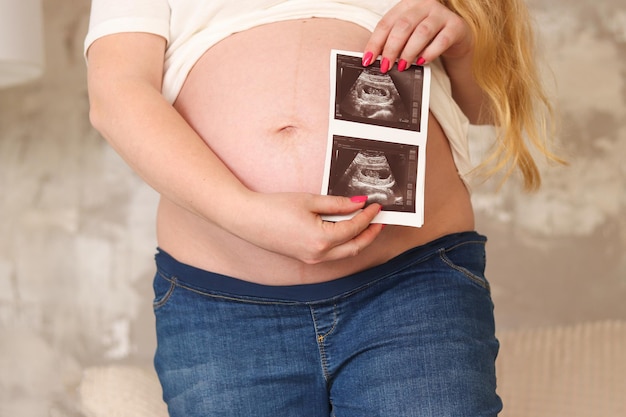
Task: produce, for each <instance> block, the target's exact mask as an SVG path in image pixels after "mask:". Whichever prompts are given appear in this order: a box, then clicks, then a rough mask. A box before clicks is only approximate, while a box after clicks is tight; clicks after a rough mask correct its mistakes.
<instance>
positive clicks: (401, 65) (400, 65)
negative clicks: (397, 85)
mask: <svg viewBox="0 0 626 417" xmlns="http://www.w3.org/2000/svg"><path fill="white" fill-rule="evenodd" d="M406 64H407V62H406V61H405V60H404V59H401V60H400V61H398V71H400V72H402V71H404V70H405V69H406Z"/></svg>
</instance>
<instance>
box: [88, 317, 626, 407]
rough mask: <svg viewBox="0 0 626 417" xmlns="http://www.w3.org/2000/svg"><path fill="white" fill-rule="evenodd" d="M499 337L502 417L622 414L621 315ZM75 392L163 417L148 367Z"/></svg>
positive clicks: (625, 343) (102, 376) (625, 398)
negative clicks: (608, 319)
mask: <svg viewBox="0 0 626 417" xmlns="http://www.w3.org/2000/svg"><path fill="white" fill-rule="evenodd" d="M498 337H499V338H500V343H501V349H500V356H499V357H498V362H497V366H498V368H497V369H498V391H499V393H500V396H501V397H502V399H503V401H504V411H503V412H502V413H501V417H544V416H546V417H548V416H549V417H579V416H580V417H596V416H598V417H599V416H601V417H626V322H602V323H589V324H580V325H576V326H567V327H552V328H545V329H528V330H515V331H505V332H501V333H500V334H499V335H498ZM80 394H81V399H82V407H83V411H84V413H85V416H86V417H144V416H145V417H167V411H166V407H165V405H164V404H163V401H162V400H161V387H160V385H159V382H158V380H157V377H156V374H155V373H154V371H153V370H151V369H143V368H139V367H132V366H104V367H96V368H89V369H87V370H86V371H85V373H84V377H83V381H82V384H81V386H80ZM251 417H253V416H251ZM364 417H367V416H364Z"/></svg>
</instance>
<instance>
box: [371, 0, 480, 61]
mask: <svg viewBox="0 0 626 417" xmlns="http://www.w3.org/2000/svg"><path fill="white" fill-rule="evenodd" d="M472 49H473V40H472V35H471V32H470V29H469V27H468V25H467V23H466V22H465V21H464V20H463V19H462V18H461V17H460V16H459V15H457V14H456V13H454V12H452V11H451V10H450V9H448V8H447V7H445V6H444V5H442V4H441V3H439V2H438V1H437V0H402V1H400V2H399V3H398V4H396V5H395V6H394V7H393V8H391V10H389V11H388V12H387V13H386V14H385V15H384V16H383V17H382V19H381V20H380V22H379V23H378V25H377V26H376V28H375V29H374V32H373V33H372V36H371V37H370V40H369V41H368V43H367V45H366V47H365V53H364V55H363V65H364V66H368V65H370V64H371V63H372V62H373V61H374V60H375V59H376V58H377V57H378V56H379V55H382V61H381V65H380V67H381V71H382V72H383V73H385V72H387V71H388V70H389V69H390V68H391V67H392V66H393V64H394V62H396V59H399V60H398V70H399V71H404V70H405V69H406V68H408V67H409V66H410V65H411V63H414V62H416V63H417V65H423V64H424V63H427V62H432V61H433V60H435V59H436V58H437V57H439V56H444V57H447V58H461V57H465V56H468V55H469V54H470V53H471V52H472Z"/></svg>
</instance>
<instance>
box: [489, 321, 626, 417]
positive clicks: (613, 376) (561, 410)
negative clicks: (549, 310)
mask: <svg viewBox="0 0 626 417" xmlns="http://www.w3.org/2000/svg"><path fill="white" fill-rule="evenodd" d="M498 337H499V339H500V345H501V348H500V357H499V358H498V361H497V372H498V391H499V393H500V396H501V397H502V400H503V402H504V411H503V412H502V413H501V416H502V417H544V416H546V417H548V416H549V417H579V416H580V417H596V416H597V417H626V322H602V323H589V324H581V325H576V326H568V327H556V328H546V329H534V330H519V331H510V332H503V333H501V334H499V335H498Z"/></svg>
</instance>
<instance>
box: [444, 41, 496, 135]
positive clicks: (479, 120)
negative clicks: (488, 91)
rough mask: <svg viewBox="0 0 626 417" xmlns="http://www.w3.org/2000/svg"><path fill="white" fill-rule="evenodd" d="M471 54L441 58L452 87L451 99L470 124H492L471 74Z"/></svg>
mask: <svg viewBox="0 0 626 417" xmlns="http://www.w3.org/2000/svg"><path fill="white" fill-rule="evenodd" d="M472 59H473V54H472V53H469V54H466V55H464V56H462V57H454V58H450V57H446V56H442V57H441V60H442V62H443V65H444V67H445V69H446V72H447V74H448V77H450V84H451V86H452V98H454V101H455V102H456V103H457V104H458V105H459V107H460V108H461V110H463V113H465V115H466V116H467V118H468V119H469V121H470V123H471V124H477V125H478V124H491V123H493V121H492V118H491V116H490V112H489V111H488V108H487V107H486V106H487V100H486V95H485V92H484V91H483V90H482V89H481V88H480V86H479V85H478V83H477V82H476V79H475V78H474V75H473V72H472Z"/></svg>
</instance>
